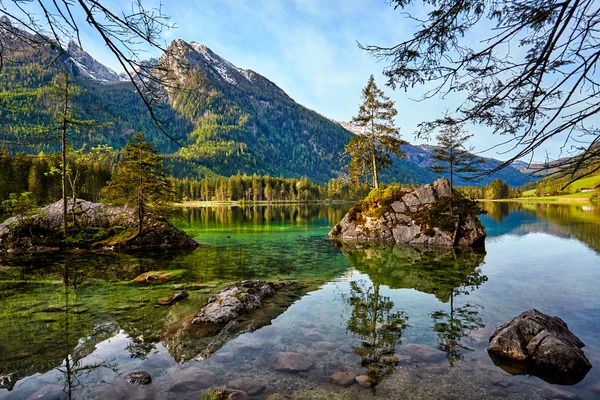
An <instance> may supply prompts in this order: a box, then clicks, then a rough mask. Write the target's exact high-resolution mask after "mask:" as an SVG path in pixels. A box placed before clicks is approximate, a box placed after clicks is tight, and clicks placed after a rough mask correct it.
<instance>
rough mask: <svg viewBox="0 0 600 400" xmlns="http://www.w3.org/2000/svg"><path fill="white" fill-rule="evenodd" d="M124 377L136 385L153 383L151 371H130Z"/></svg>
mask: <svg viewBox="0 0 600 400" xmlns="http://www.w3.org/2000/svg"><path fill="white" fill-rule="evenodd" d="M123 379H125V380H126V381H127V382H129V383H133V384H136V385H149V384H151V383H152V377H151V376H150V374H149V373H147V372H144V371H135V372H130V373H128V374H127V375H125V376H123Z"/></svg>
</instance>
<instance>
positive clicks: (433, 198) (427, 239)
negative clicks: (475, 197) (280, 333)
mask: <svg viewBox="0 0 600 400" xmlns="http://www.w3.org/2000/svg"><path fill="white" fill-rule="evenodd" d="M482 212H483V211H482V210H481V208H479V206H478V204H477V203H476V202H474V201H471V200H469V199H466V198H464V197H463V196H461V195H460V194H457V193H452V191H451V189H450V183H449V182H448V180H447V179H445V178H442V179H438V180H436V181H435V182H434V183H433V185H425V186H422V187H420V188H417V189H415V190H413V191H410V190H408V189H405V188H400V187H398V186H391V187H388V188H386V189H384V190H381V189H379V190H373V191H372V192H371V193H369V195H368V196H367V197H366V198H365V199H364V200H361V201H359V202H357V203H356V204H355V205H354V207H353V208H352V209H351V210H350V211H348V213H347V214H346V215H345V216H344V218H343V219H342V221H341V222H340V223H338V224H337V225H336V226H334V227H333V229H332V230H331V232H330V233H329V237H331V238H336V239H355V240H361V241H367V240H373V241H386V242H395V243H408V244H425V245H441V246H482V245H483V243H484V239H485V232H484V230H483V225H482V224H481V222H480V221H479V219H478V218H477V215H478V214H481V213H482Z"/></svg>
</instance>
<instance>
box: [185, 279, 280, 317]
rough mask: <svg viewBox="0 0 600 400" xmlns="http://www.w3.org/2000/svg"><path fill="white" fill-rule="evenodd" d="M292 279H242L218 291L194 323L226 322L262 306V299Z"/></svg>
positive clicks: (271, 294)
mask: <svg viewBox="0 0 600 400" xmlns="http://www.w3.org/2000/svg"><path fill="white" fill-rule="evenodd" d="M291 284H292V282H291V281H285V282H276V283H273V282H265V281H261V280H254V281H242V282H238V283H236V284H234V285H231V286H228V287H226V288H224V289H223V290H220V291H218V292H217V293H215V294H214V295H212V296H210V298H209V299H208V304H207V305H206V306H204V307H203V308H202V309H201V310H200V312H199V313H198V315H197V317H196V318H194V320H193V321H192V323H194V324H201V323H209V324H225V323H227V322H229V321H232V320H234V319H237V318H238V317H240V316H241V315H242V314H244V313H247V312H248V311H251V310H255V309H257V308H262V306H263V305H262V300H263V299H264V298H266V297H271V296H273V295H274V294H275V291H276V290H278V289H280V288H283V287H285V286H289V285H291Z"/></svg>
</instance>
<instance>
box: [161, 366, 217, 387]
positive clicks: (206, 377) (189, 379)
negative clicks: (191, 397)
mask: <svg viewBox="0 0 600 400" xmlns="http://www.w3.org/2000/svg"><path fill="white" fill-rule="evenodd" d="M216 379H217V376H216V375H215V373H214V372H211V371H207V370H205V369H200V368H196V367H190V368H187V369H184V370H183V371H181V372H178V373H177V374H176V375H175V379H174V381H175V383H174V384H173V385H172V386H171V388H170V389H169V391H170V392H176V393H180V392H193V391H198V390H202V389H207V388H209V387H212V386H213V385H214V384H215V381H216Z"/></svg>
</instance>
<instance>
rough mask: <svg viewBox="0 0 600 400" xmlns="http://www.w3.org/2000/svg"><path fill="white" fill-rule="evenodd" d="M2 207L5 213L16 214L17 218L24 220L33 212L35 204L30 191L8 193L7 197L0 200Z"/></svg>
mask: <svg viewBox="0 0 600 400" xmlns="http://www.w3.org/2000/svg"><path fill="white" fill-rule="evenodd" d="M2 208H3V209H4V211H5V212H6V213H8V214H10V215H15V216H18V219H19V220H24V219H27V218H28V217H30V216H31V215H32V214H33V212H35V209H36V204H35V200H33V198H32V196H31V192H22V193H21V194H16V193H10V194H9V195H8V199H7V200H4V201H3V202H2Z"/></svg>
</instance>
